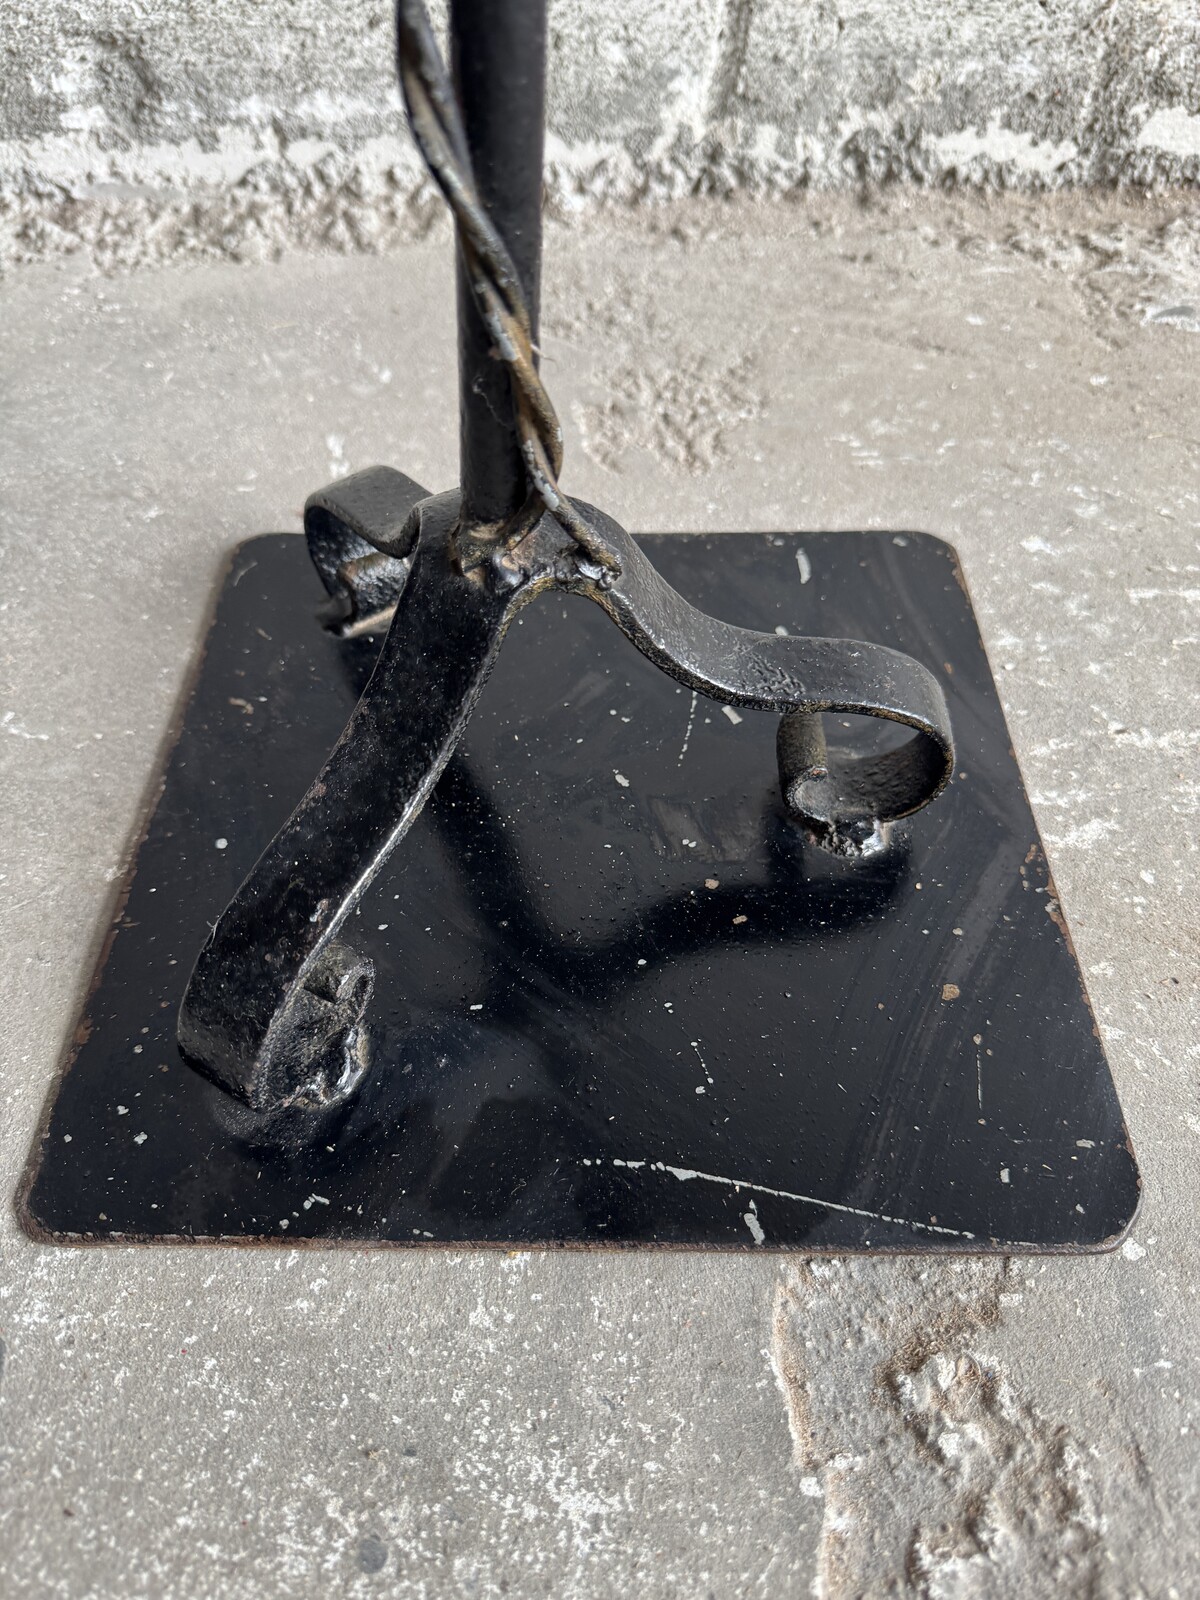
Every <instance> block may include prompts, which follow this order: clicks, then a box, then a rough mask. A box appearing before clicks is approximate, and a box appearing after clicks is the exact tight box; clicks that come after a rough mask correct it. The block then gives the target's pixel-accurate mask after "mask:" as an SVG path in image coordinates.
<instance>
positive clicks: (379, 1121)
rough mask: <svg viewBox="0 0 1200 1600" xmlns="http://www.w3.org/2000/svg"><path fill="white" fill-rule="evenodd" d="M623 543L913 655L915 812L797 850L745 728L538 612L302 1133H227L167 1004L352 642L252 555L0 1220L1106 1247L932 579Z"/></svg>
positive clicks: (123, 1235) (216, 635) (988, 725)
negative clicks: (943, 725)
mask: <svg viewBox="0 0 1200 1600" xmlns="http://www.w3.org/2000/svg"><path fill="white" fill-rule="evenodd" d="M643 543H644V545H645V547H646V549H647V552H648V553H649V555H650V557H651V559H652V560H653V561H654V562H655V564H656V565H657V566H658V567H659V568H660V569H661V570H662V572H663V573H664V575H665V576H666V577H667V578H668V580H669V581H670V582H671V583H673V584H674V585H675V586H676V587H677V588H679V589H680V590H681V591H682V592H683V593H684V594H685V595H686V596H687V597H688V598H689V599H690V600H692V601H693V602H695V603H696V604H697V605H699V606H701V607H702V608H703V609H705V610H707V611H711V612H713V613H715V614H716V615H719V616H721V617H724V618H727V619H728V620H729V621H731V622H736V623H741V624H742V625H744V626H749V627H755V628H761V629H766V630H770V629H774V628H780V629H786V630H788V631H789V632H793V633H799V632H820V633H824V634H831V635H841V636H846V637H851V638H854V637H858V638H864V639H870V640H876V641H878V642H880V643H883V644H889V645H893V646H895V647H897V648H899V649H901V650H905V651H908V652H910V653H911V654H913V655H915V656H917V657H918V658H919V659H921V660H922V661H924V662H925V663H926V664H927V665H928V666H930V667H931V668H932V669H933V670H934V671H935V672H937V673H938V674H939V676H940V677H941V678H942V680H943V682H944V684H945V686H946V690H947V696H948V699H949V704H950V712H951V717H952V720H953V725H954V731H955V737H956V743H957V750H958V771H957V775H956V777H955V780H954V782H953V783H952V785H951V787H950V789H949V790H948V791H947V793H946V794H945V795H944V796H943V797H942V798H941V799H939V800H938V801H937V802H936V803H935V804H934V805H932V806H930V807H929V808H928V809H927V810H926V811H923V812H921V813H920V814H919V815H918V816H916V817H915V818H913V819H911V820H910V821H908V822H907V823H905V824H902V825H900V826H899V827H898V828H897V830H896V833H895V837H894V840H893V844H892V846H891V848H890V849H888V850H887V851H885V852H884V853H882V854H880V855H877V856H875V857H873V858H869V859H867V860H861V861H851V860H844V859H839V858H837V857H835V856H832V855H829V854H827V853H825V852H824V851H822V850H821V849H819V848H816V847H814V846H812V845H811V844H809V843H806V842H805V840H804V838H803V837H802V836H801V835H800V834H799V833H798V831H797V829H796V828H795V826H794V825H793V824H792V823H791V822H790V821H789V820H788V818H787V816H786V814H785V813H784V811H783V809H782V805H781V801H780V797H779V792H778V783H777V777H776V770H775V756H774V738H775V727H776V720H777V719H776V718H775V717H774V716H769V715H765V714H756V713H732V712H730V711H722V709H721V708H720V707H718V706H715V705H713V704H711V703H709V702H707V701H705V700H703V699H700V700H697V699H695V698H694V697H693V696H692V695H691V694H690V693H689V692H688V691H686V690H683V689H680V688H679V687H678V686H677V685H676V684H675V683H673V682H672V681H671V680H670V679H668V678H666V677H665V676H663V674H662V673H660V672H659V671H657V670H656V669H655V668H654V667H652V666H651V665H650V664H649V663H647V662H646V661H644V660H643V659H642V658H641V657H640V656H639V655H637V654H636V653H635V651H634V650H633V649H632V647H631V646H630V645H628V644H627V643H626V641H625V640H624V639H623V638H622V637H621V636H620V634H619V633H618V632H617V631H616V630H615V629H614V628H613V627H612V625H611V623H610V622H609V621H608V620H607V618H606V617H605V616H604V615H603V614H602V613H601V612H600V610H599V609H598V608H597V607H595V606H592V605H589V604H585V603H583V602H580V601H576V600H572V599H567V598H564V597H562V596H553V597H551V598H550V599H548V600H543V601H540V602H537V603H535V604H534V605H533V606H531V607H530V608H529V609H528V610H527V611H525V612H524V613H523V615H522V618H521V620H520V622H519V624H518V625H517V626H515V627H514V628H513V629H512V631H511V633H510V634H509V637H508V639H507V641H506V642H505V645H504V647H503V650H502V651H501V655H500V661H499V665H498V667H497V669H496V671H495V673H494V675H493V677H492V679H491V681H490V683H489V684H488V687H487V690H486V691H485V694H484V698H483V702H482V704H481V706H480V708H479V709H478V711H477V712H476V714H475V716H474V718H473V720H472V722H471V724H470V727H469V729H468V732H467V735H466V738H465V741H464V743H463V746H462V747H461V750H460V753H459V755H458V756H457V757H456V759H455V761H454V762H453V763H452V765H451V767H450V768H449V769H448V770H447V772H446V774H445V776H444V777H443V779H442V781H441V783H440V784H439V786H438V789H437V790H436V792H435V794H434V797H433V799H432V800H431V802H430V804H429V806H428V807H427V808H426V810H425V812H424V814H423V815H422V816H421V818H420V819H419V821H418V822H417V824H416V825H415V827H414V828H413V830H412V832H411V834H410V835H409V837H408V839H407V840H406V841H405V842H404V843H403V845H402V846H401V847H400V849H399V850H398V851H397V853H396V855H395V857H394V858H393V861H392V862H391V863H390V865H389V867H388V869H387V870H386V871H385V873H384V874H383V875H382V876H381V878H380V879H379V880H378V881H377V882H376V884H375V885H374V886H373V888H372V889H371V891H370V893H369V894H368V896H367V897H366V900H365V902H364V903H363V905H362V907H361V908H360V911H359V914H358V916H357V919H356V921H355V923H354V925H353V930H352V934H351V939H352V943H353V944H354V946H355V948H357V949H359V950H362V951H363V952H365V953H368V954H370V955H371V957H372V958H373V959H374V962H375V966H376V970H377V981H376V988H375V998H374V1002H373V1009H372V1012H371V1019H372V1020H371V1036H370V1037H371V1046H370V1048H371V1057H372V1062H373V1066H372V1070H371V1073H370V1075H369V1077H368V1079H367V1081H366V1083H365V1085H364V1086H363V1088H362V1089H361V1090H360V1092H359V1093H358V1095H357V1096H356V1097H355V1099H354V1100H353V1101H352V1102H351V1103H350V1104H348V1105H346V1106H344V1107H342V1108H341V1109H340V1110H338V1111H337V1112H335V1113H330V1114H327V1115H326V1116H325V1117H324V1118H323V1119H321V1120H320V1121H314V1120H311V1118H307V1119H306V1115H305V1114H300V1113H294V1114H293V1115H292V1116H291V1117H290V1118H284V1119H282V1120H280V1119H276V1120H275V1121H270V1120H267V1119H263V1118H258V1117H255V1116H254V1115H252V1114H251V1113H250V1112H248V1111H247V1110H245V1109H244V1108H242V1107H240V1106H238V1105H235V1104H234V1103H233V1102H232V1101H231V1100H230V1099H228V1098H227V1097H226V1095H225V1094H224V1093H223V1092H222V1091H221V1090H219V1089H217V1088H215V1087H214V1086H213V1085H212V1084H210V1083H208V1082H207V1081H206V1080H205V1079H203V1078H201V1077H199V1076H198V1075H197V1074H196V1073H195V1072H193V1071H192V1070H191V1069H190V1068H189V1067H188V1066H186V1065H185V1064H184V1062H183V1061H182V1060H181V1059H180V1057H179V1054H178V1051H177V1049H176V1046H175V1042H174V1026H175V1015H176V1011H177V1009H178V1006H179V1001H180V998H181V996H182V992H183V988H184V985H185V983H186V980H187V977H188V974H189V971H190V968H191V963H192V961H193V959H194V957H195V954H196V952H197V950H198V949H199V947H200V944H201V942H202V940H203V938H204V936H205V929H206V924H207V923H208V922H210V921H212V920H213V919H214V918H215V917H216V916H217V915H218V914H219V912H220V911H221V909H222V908H223V906H224V905H225V903H226V902H227V901H228V899H229V898H230V897H231V895H232V894H233V892H234V890H235V889H236V888H237V886H238V883H239V881H240V880H241V878H242V877H243V876H244V874H245V873H246V872H247V871H248V870H249V868H250V867H251V865H252V864H253V862H254V860H255V858H256V857H257V855H258V854H259V852H260V851H261V850H262V848H263V847H264V846H265V845H266V843H267V842H268V840H269V839H270V837H271V836H272V834H273V833H274V832H275V830H276V829H277V828H278V827H279V825H280V824H281V823H282V822H283V821H284V819H285V818H286V816H287V815H288V813H289V811H290V810H291V808H292V807H293V805H294V804H295V803H296V801H297V800H298V799H299V798H300V796H301V794H302V793H303V792H304V790H305V789H306V788H307V786H308V785H309V783H310V782H311V781H312V779H313V777H314V776H315V774H316V772H317V770H318V768H319V767H320V765H321V762H322V761H323V759H324V757H325V755H326V753H327V751H328V750H329V748H330V747H331V746H332V744H333V742H334V741H335V739H336V738H337V736H338V734H339V733H340V732H341V729H342V726H343V724H344V723H345V721H346V719H347V717H348V716H349V713H350V710H351V708H352V706H353V704H354V702H355V699H356V698H357V695H358V693H359V691H360V689H361V687H362V686H363V684H364V683H365V681H366V677H367V674H368V673H369V671H370V667H371V664H372V662H373V660H374V656H375V653H376V651H377V649H378V645H379V640H378V638H372V637H360V638H358V639H351V640H338V639H335V638H333V637H332V636H330V635H329V634H327V633H324V632H322V630H321V629H320V628H319V627H318V626H317V624H316V623H315V621H314V620H313V614H314V611H315V609H316V606H317V604H318V602H319V600H320V599H321V598H322V591H321V589H320V586H319V584H318V582H317V579H316V577H315V575H314V574H313V572H312V570H311V567H310V566H309V564H308V560H307V555H306V551H305V546H304V542H303V540H301V539H300V538H297V537H295V536H292V535H282V534H281V535H269V536H266V537H263V538H258V539H253V540H251V541H249V542H248V543H246V544H244V545H242V546H241V547H240V548H239V549H238V550H237V552H236V553H235V556H234V559H233V562H232V565H231V567H230V570H229V573H228V575H227V577H226V581H225V585H224V590H223V592H222V595H221V598H220V603H219V606H218V609H217V613H216V618H215V621H214V624H213V627H212V631H211V633H210V636H209V639H208V644H207V649H206V652H205V655H204V658H203V660H202V662H201V663H200V666H199V668H198V670H197V675H196V678H195V682H194V686H193V690H192V693H191V697H190V699H189V701H188V704H187V706H186V709H185V711H184V715H183V720H182V725H181V730H180V734H179V739H178V742H177V744H176V746H175V748H174V750H173V752H172V754H171V756H170V758H169V761H168V764H167V769H166V773H165V779H164V786H163V792H162V797H161V799H160V801H159V803H158V806H157V808H156V810H155V812H154V814H153V816H152V818H151V819H150V822H149V826H148V829H147V831H146V834H145V837H144V839H143V841H142V844H141V846H140V848H139V850H138V853H137V858H136V861H135V864H134V867H133V870H132V872H131V875H130V881H129V885H128V894H127V897H126V898H125V900H124V903H123V905H122V907H121V910H120V913H119V915H118V917H117V920H116V923H115V926H114V932H113V937H112V939H111V942H110V945H109V947H108V949H107V952H106V956H105V959H104V961H103V963H102V966H101V969H100V971H99V973H98V974H97V978H96V982H95V987H94V990H93V992H92V994H91V997H90V999H89V1000H88V1003H87V1014H86V1018H85V1020H84V1022H83V1025H82V1026H81V1028H80V1029H79V1031H78V1033H77V1035H76V1038H77V1040H79V1041H82V1042H79V1043H76V1045H75V1046H74V1047H73V1048H72V1051H71V1053H70V1056H69V1058H68V1060H67V1063H66V1066H65V1068H64V1070H63V1072H62V1075H61V1077H60V1079H59V1081H58V1083H57V1084H56V1086H55V1089H54V1091H53V1096H52V1100H51V1105H50V1108H49V1110H48V1113H47V1116H46V1119H45V1122H44V1125H43V1128H42V1131H41V1133H40V1134H39V1137H38V1141H37V1144H36V1146H35V1149H34V1152H33V1154H32V1157H31V1161H30V1168H29V1172H28V1174H27V1176H26V1180H25V1183H24V1184H23V1186H22V1192H21V1194H20V1196H19V1197H18V1209H19V1211H20V1214H21V1218H22V1221H23V1224H24V1226H25V1227H26V1229H27V1230H28V1231H29V1232H30V1233H32V1234H34V1235H35V1236H36V1237H38V1238H42V1239H52V1240H61V1241H64V1242H71V1243H78V1242H102V1241H116V1240H119V1241H122V1242H131V1241H147V1242H149V1241H154V1240H179V1239H186V1240H220V1241H226V1242H251V1241H257V1242H264V1241H265V1242H276V1243H280V1244H283V1243H287V1244H296V1243H299V1242H302V1241H313V1242H320V1243H339V1242H342V1243H348V1244H355V1245H361V1244H364V1243H394V1244H408V1245H414V1244H416V1245H428V1244H430V1243H436V1244H442V1245H446V1244H453V1245H462V1244H476V1245H503V1246H508V1247H510V1248H511V1247H526V1246H545V1245H621V1246H638V1245H668V1246H703V1247H744V1248H750V1249H753V1248H770V1247H776V1248H787V1249H794V1250H801V1251H805V1252H814V1251H833V1252H843V1253H844V1252H849V1251H888V1250H893V1251H906V1252H916V1251H939V1250H940V1251H945V1250H953V1251H1027V1250H1060V1251H1094V1250H1103V1249H1106V1248H1111V1247H1112V1246H1113V1245H1114V1244H1115V1243H1117V1242H1118V1241H1119V1239H1120V1237H1121V1235H1122V1232H1123V1231H1124V1229H1125V1228H1126V1227H1127V1226H1128V1224H1129V1222H1130V1221H1131V1219H1132V1216H1133V1212H1134V1210H1135V1207H1136V1204H1137V1199H1138V1191H1139V1178H1138V1173H1137V1167H1136V1164H1135V1161H1134V1157H1133V1154H1132V1151H1131V1149H1130V1145H1129V1141H1128V1137H1127V1134H1126V1131H1125V1127H1124V1124H1123V1122H1122V1117H1121V1111H1120V1107H1119V1105H1118V1103H1117V1098H1116V1094H1115V1091H1114V1088H1113V1083H1112V1079H1111V1076H1110V1074H1109V1069H1108V1066H1107V1063H1106V1061H1105V1059H1104V1054H1103V1051H1102V1049H1101V1046H1100V1043H1099V1040H1098V1037H1097V1033H1096V1028H1095V1025H1094V1021H1093V1018H1092V1014H1091V1010H1090V1007H1089V1004H1088V1000H1087V996H1086V994H1085V992H1084V988H1083V983H1082V980H1081V977H1080V972H1079V968H1078V965H1077V963H1076V960H1075V957H1074V954H1073V952H1072V949H1071V944H1070V938H1069V935H1068V933H1067V928H1066V924H1065V923H1064V921H1063V916H1062V912H1061V909H1060V907H1059V904H1058V900H1057V898H1056V896H1055V892H1054V885H1053V883H1052V881H1051V878H1050V874H1049V871H1048V868H1047V865H1046V860H1045V856H1044V854H1043V851H1042V847H1041V842H1040V840H1039V837H1038V832H1037V828H1036V826H1035V824H1034V820H1033V816H1032V814H1031V812H1030V808H1029V803H1028V801H1027V799H1026V796H1025V791H1024V788H1023V785H1022V782H1021V776H1020V773H1019V771H1018V768H1017V764H1016V760H1015V758H1014V756H1013V753H1012V750H1011V747H1010V744H1009V737H1008V732H1007V729H1006V727H1005V723H1004V717H1003V713H1002V711H1001V708H1000V704H999V701H998V699H997V696H996V691H995V687H994V685H993V682H992V678H991V674H990V671H989V669H988V664H987V659H986V656H985V654H984V651H983V647H982V644H981V642H980V638H979V632H978V628H977V626H976V624H975V619H974V616H973V613H972V610H971V605H970V601H969V599H968V597H967V594H966V591H965V588H964V586H963V583H962V578H961V574H960V572H959V568H958V564H957V560H956V558H955V555H954V552H953V551H952V550H951V549H950V547H949V546H947V545H945V544H943V543H942V542H940V541H939V540H936V539H933V538H930V537H928V536H924V535H918V534H892V533H865V534H805V535H787V536H783V535H749V534H748V535H744V536H740V537H730V536H728V535H725V536H720V537H703V536H698V535H680V536H674V537H672V536H662V535H659V536H654V537H651V538H647V539H645V540H644V541H643ZM866 726H867V725H866V724H865V723H863V724H859V725H858V727H857V729H856V730H851V729H850V728H849V726H848V725H847V726H844V727H843V728H841V729H838V728H836V727H835V728H834V729H833V730H832V733H831V736H832V735H833V734H838V733H840V734H841V736H842V737H852V736H853V737H861V736H862V732H861V730H862V728H864V727H866ZM870 727H871V728H872V729H876V731H877V728H878V725H875V724H871V725H870Z"/></svg>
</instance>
